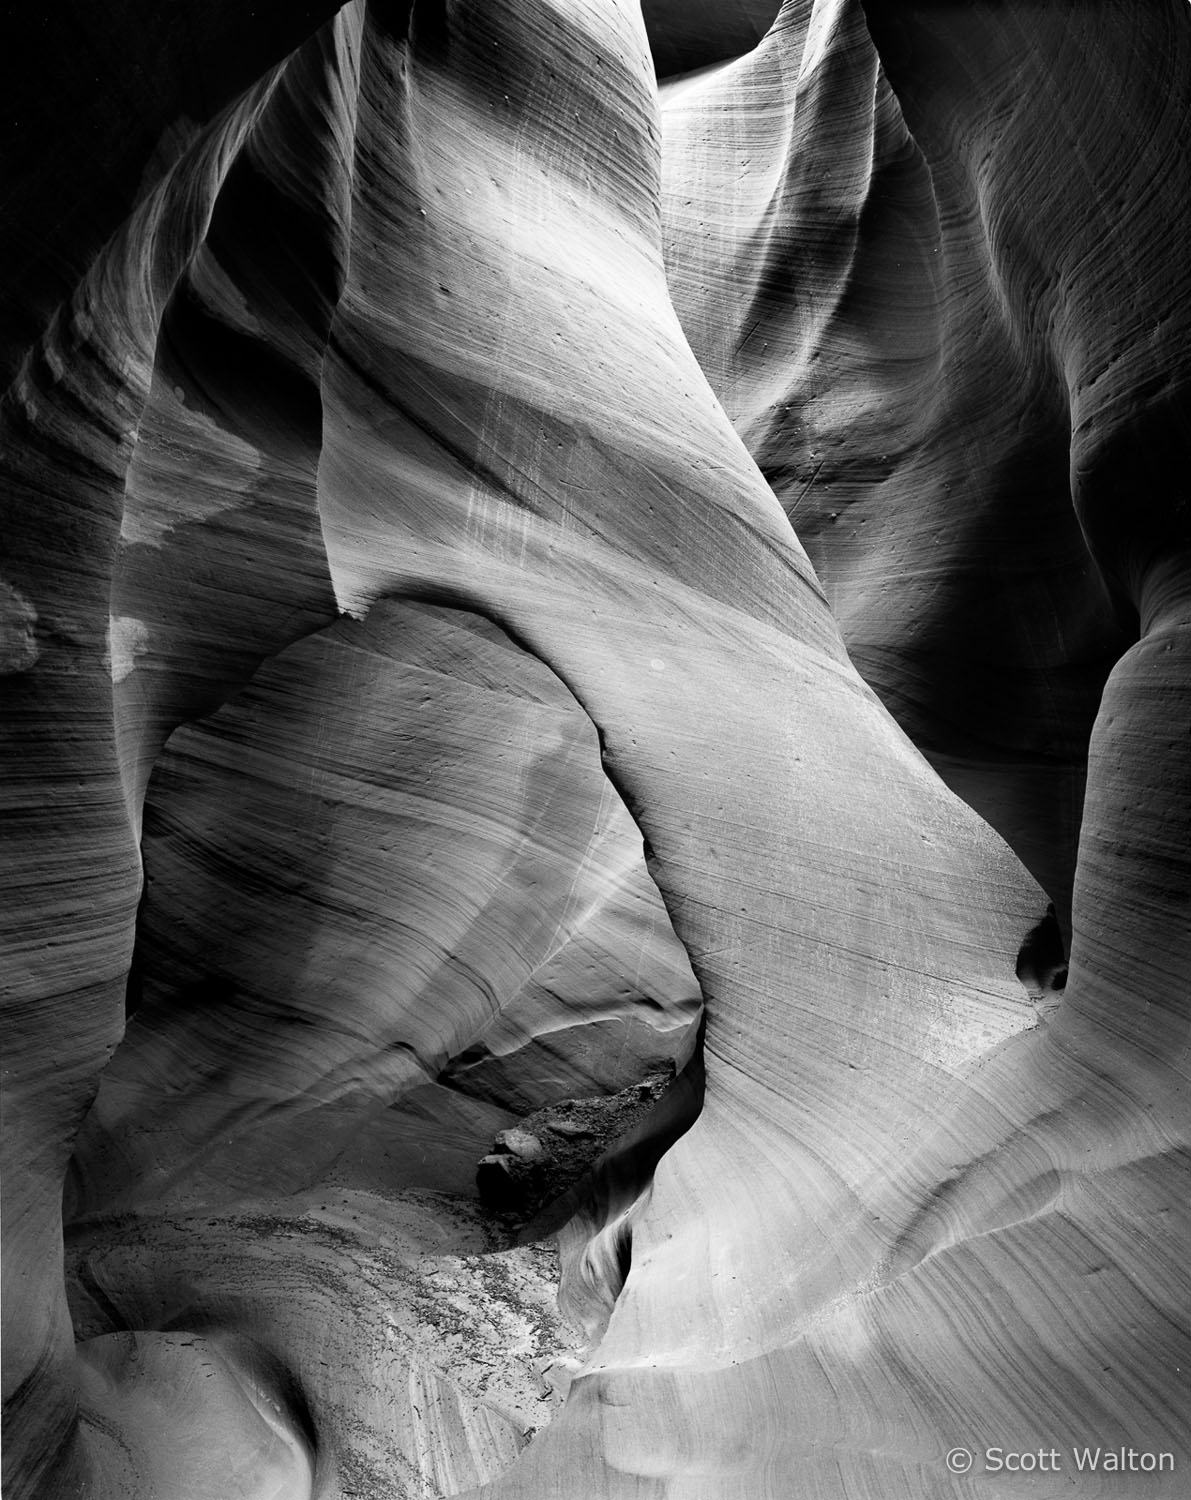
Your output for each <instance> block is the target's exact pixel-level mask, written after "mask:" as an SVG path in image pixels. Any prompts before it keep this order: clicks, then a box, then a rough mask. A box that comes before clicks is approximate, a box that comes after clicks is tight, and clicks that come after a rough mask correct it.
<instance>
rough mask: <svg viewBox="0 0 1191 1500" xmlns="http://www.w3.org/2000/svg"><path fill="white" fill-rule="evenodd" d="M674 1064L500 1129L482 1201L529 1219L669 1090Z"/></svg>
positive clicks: (482, 1167) (485, 1171)
mask: <svg viewBox="0 0 1191 1500" xmlns="http://www.w3.org/2000/svg"><path fill="white" fill-rule="evenodd" d="M673 1081H674V1069H673V1067H671V1068H670V1069H669V1070H660V1071H658V1072H656V1073H652V1074H650V1075H648V1076H647V1077H646V1078H643V1079H641V1080H640V1081H639V1082H637V1083H635V1084H631V1085H630V1086H629V1087H628V1088H625V1089H621V1090H620V1091H619V1092H618V1093H616V1094H609V1095H596V1096H594V1097H592V1098H587V1099H560V1100H559V1101H558V1102H557V1103H555V1104H551V1105H550V1106H548V1107H547V1108H545V1109H539V1110H535V1111H534V1112H533V1113H532V1114H530V1115H526V1116H525V1117H524V1119H522V1120H521V1121H520V1122H519V1123H518V1124H517V1125H515V1126H513V1127H512V1128H511V1129H508V1130H502V1131H500V1132H499V1134H498V1135H497V1136H496V1138H495V1140H494V1141H493V1143H492V1150H491V1151H490V1152H489V1153H488V1155H487V1156H485V1157H483V1158H482V1159H481V1161H480V1164H479V1166H478V1167H477V1169H476V1186H477V1188H478V1189H479V1194H480V1200H481V1202H483V1203H484V1204H485V1205H486V1206H487V1207H489V1208H491V1209H493V1210H496V1211H497V1212H500V1213H507V1214H513V1215H515V1216H517V1217H518V1218H521V1219H529V1218H532V1216H533V1215H534V1214H535V1213H536V1212H537V1211H538V1210H539V1209H541V1208H542V1207H544V1206H545V1205H546V1204H547V1203H549V1202H551V1201H552V1200H553V1199H555V1198H558V1197H561V1195H562V1194H563V1193H565V1192H566V1191H567V1189H569V1188H571V1187H574V1185H575V1184H576V1183H577V1182H578V1181H579V1179H580V1178H581V1177H582V1176H583V1174H584V1173H585V1172H587V1171H588V1170H589V1169H590V1168H591V1167H592V1166H594V1165H595V1163H596V1162H597V1160H598V1159H599V1158H600V1157H601V1156H602V1155H603V1154H604V1152H605V1151H607V1150H608V1149H609V1148H610V1147H611V1146H612V1145H614V1144H615V1142H616V1141H617V1140H618V1139H619V1138H620V1137H622V1136H624V1135H626V1134H627V1133H628V1132H629V1131H630V1130H631V1129H632V1128H633V1126H635V1125H636V1124H637V1123H638V1122H639V1121H640V1120H641V1119H642V1118H643V1116H645V1115H646V1114H648V1112H649V1111H650V1110H651V1109H652V1108H653V1106H654V1105H655V1104H656V1103H657V1101H658V1100H659V1099H660V1098H661V1097H662V1096H663V1094H665V1092H666V1090H667V1089H668V1088H669V1087H670V1085H671V1084H672V1083H673Z"/></svg>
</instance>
